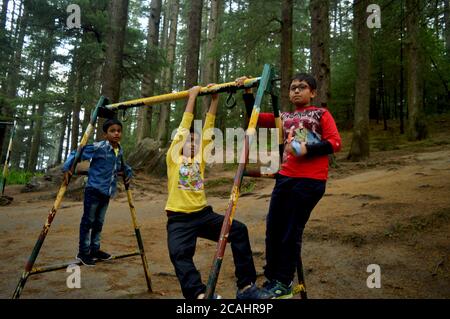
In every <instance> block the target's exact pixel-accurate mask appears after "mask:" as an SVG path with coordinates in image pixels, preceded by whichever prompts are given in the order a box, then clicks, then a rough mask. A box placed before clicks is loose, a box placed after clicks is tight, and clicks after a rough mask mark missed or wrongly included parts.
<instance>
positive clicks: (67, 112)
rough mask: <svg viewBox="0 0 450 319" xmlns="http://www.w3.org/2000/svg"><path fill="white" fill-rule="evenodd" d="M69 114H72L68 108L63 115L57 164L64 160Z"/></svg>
mask: <svg viewBox="0 0 450 319" xmlns="http://www.w3.org/2000/svg"><path fill="white" fill-rule="evenodd" d="M69 114H70V112H69V110H68V109H66V111H65V112H64V114H63V116H62V117H61V131H60V133H59V141H58V150H57V152H56V160H55V165H58V164H61V162H62V157H63V149H64V137H65V135H66V126H67V117H68V116H69Z"/></svg>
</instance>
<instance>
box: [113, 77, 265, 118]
mask: <svg viewBox="0 0 450 319" xmlns="http://www.w3.org/2000/svg"><path fill="white" fill-rule="evenodd" d="M259 80H260V78H259V77H257V78H251V79H247V80H245V81H244V84H243V85H240V86H238V85H236V82H227V83H221V84H216V85H213V86H211V87H202V88H201V90H200V93H199V95H209V94H213V93H220V92H228V91H230V90H242V89H245V88H250V87H255V86H257V85H258V84H259ZM188 97H189V91H187V90H186V91H180V92H174V93H167V94H162V95H156V96H152V97H144V98H141V99H135V100H130V101H123V102H119V103H114V104H108V105H106V106H105V107H106V108H107V109H109V110H112V111H114V110H121V109H127V108H130V107H139V106H144V105H155V104H159V103H165V102H171V101H177V100H183V99H186V98H188Z"/></svg>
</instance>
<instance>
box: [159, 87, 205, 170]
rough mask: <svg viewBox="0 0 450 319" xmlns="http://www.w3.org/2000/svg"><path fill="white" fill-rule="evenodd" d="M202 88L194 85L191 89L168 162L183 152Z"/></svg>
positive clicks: (170, 148) (171, 146)
mask: <svg viewBox="0 0 450 319" xmlns="http://www.w3.org/2000/svg"><path fill="white" fill-rule="evenodd" d="M200 89H201V87H200V86H194V87H192V88H191V89H189V98H188V101H187V104H186V108H185V110H184V114H183V119H182V120H181V123H180V126H179V127H178V130H177V133H176V134H175V136H174V138H173V141H172V144H170V147H169V150H168V151H167V157H166V162H167V163H171V162H174V161H175V159H176V158H177V157H178V156H179V155H180V154H181V151H182V148H183V145H184V143H185V141H186V138H187V137H188V135H189V128H190V127H191V124H192V121H193V119H194V107H195V101H196V99H197V96H198V94H199V93H200Z"/></svg>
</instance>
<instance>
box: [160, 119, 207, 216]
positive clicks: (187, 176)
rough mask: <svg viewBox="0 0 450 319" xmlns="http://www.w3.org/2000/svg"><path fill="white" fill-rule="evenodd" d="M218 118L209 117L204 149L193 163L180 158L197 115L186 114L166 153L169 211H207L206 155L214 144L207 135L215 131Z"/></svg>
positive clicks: (188, 158)
mask: <svg viewBox="0 0 450 319" xmlns="http://www.w3.org/2000/svg"><path fill="white" fill-rule="evenodd" d="M215 118H216V117H215V115H212V114H210V113H207V115H206V119H205V125H204V126H203V132H202V141H201V147H200V149H199V151H198V153H197V154H196V155H195V156H194V158H193V159H191V158H190V157H186V156H183V155H182V154H181V152H182V149H183V145H184V143H185V141H186V139H187V137H188V136H190V133H189V128H190V127H191V123H192V121H193V119H194V114H192V113H189V112H185V113H184V114H183V119H182V120H181V123H180V126H179V127H178V130H177V133H176V134H175V137H174V139H173V141H172V144H171V145H170V148H169V150H168V151H167V156H166V164H167V179H168V182H167V188H168V198H167V203H166V208H165V209H166V210H167V211H172V212H179V213H192V212H196V211H199V210H202V209H203V208H205V207H206V205H207V202H206V195H205V189H204V185H203V180H204V175H203V174H204V172H205V166H206V161H205V159H204V158H203V151H204V149H205V148H206V146H207V145H208V144H209V143H210V142H211V138H207V137H205V134H204V133H205V131H206V130H207V129H212V128H213V127H214V121H215ZM208 135H209V136H211V134H208Z"/></svg>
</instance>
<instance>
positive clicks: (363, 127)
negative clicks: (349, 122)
mask: <svg viewBox="0 0 450 319" xmlns="http://www.w3.org/2000/svg"><path fill="white" fill-rule="evenodd" d="M368 5H369V1H368V0H354V1H353V12H354V17H355V19H354V24H355V25H354V34H355V47H356V50H355V52H356V67H357V70H356V87H355V113H354V122H353V137H352V144H351V148H350V153H349V154H348V159H350V160H352V161H360V160H363V159H366V158H368V157H369V155H370V151H369V106H370V72H371V33H370V29H369V28H368V27H367V25H366V15H365V12H366V8H367V6H368Z"/></svg>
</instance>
